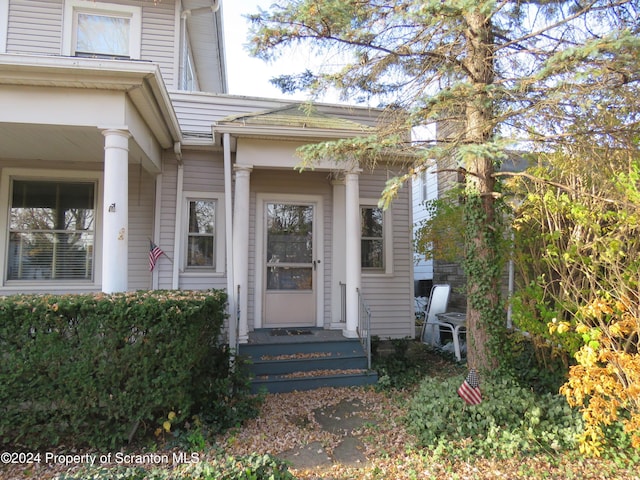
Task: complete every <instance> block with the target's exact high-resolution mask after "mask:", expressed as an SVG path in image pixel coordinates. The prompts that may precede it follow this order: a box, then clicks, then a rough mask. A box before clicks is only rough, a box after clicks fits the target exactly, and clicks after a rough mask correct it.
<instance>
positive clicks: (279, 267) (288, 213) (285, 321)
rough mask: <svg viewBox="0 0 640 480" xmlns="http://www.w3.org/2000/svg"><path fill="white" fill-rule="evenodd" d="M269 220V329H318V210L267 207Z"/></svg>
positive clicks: (284, 205) (302, 206)
mask: <svg viewBox="0 0 640 480" xmlns="http://www.w3.org/2000/svg"><path fill="white" fill-rule="evenodd" d="M265 219H266V221H265V229H266V232H265V252H266V258H265V261H266V268H265V272H266V279H265V326H266V327H286V326H314V325H315V323H316V298H315V263H314V251H313V248H314V206H313V205H310V204H297V203H296V204H294V203H266V204H265Z"/></svg>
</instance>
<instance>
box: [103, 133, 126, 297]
mask: <svg viewBox="0 0 640 480" xmlns="http://www.w3.org/2000/svg"><path fill="white" fill-rule="evenodd" d="M102 134H103V135H104V200H103V210H102V218H103V229H102V291H103V292H105V293H113V292H125V291H126V290H127V277H128V273H129V271H128V262H129V137H130V136H131V135H130V134H129V132H127V131H125V130H116V129H109V130H104V131H103V132H102Z"/></svg>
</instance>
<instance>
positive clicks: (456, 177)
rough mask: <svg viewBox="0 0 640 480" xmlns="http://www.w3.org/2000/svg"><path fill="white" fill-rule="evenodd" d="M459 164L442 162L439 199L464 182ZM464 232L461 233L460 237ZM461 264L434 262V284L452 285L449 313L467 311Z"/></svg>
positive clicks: (436, 260)
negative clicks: (459, 170) (459, 171)
mask: <svg viewBox="0 0 640 480" xmlns="http://www.w3.org/2000/svg"><path fill="white" fill-rule="evenodd" d="M457 170H458V164H457V161H456V160H455V158H449V159H445V160H441V162H440V165H439V171H440V172H439V173H438V197H439V198H442V197H443V196H445V194H446V192H447V191H448V190H450V189H451V188H453V187H454V186H456V185H457V184H458V183H459V182H461V181H464V179H463V178H461V176H460V174H459V173H458V171H457ZM462 235H464V232H462V231H461V232H460V236H462ZM461 262H462V259H460V262H445V261H443V260H438V259H435V260H434V265H433V283H448V284H450V285H451V295H450V296H449V308H448V310H449V311H452V312H464V311H466V310H467V297H466V286H467V279H466V276H465V274H464V271H463V269H462V263H461Z"/></svg>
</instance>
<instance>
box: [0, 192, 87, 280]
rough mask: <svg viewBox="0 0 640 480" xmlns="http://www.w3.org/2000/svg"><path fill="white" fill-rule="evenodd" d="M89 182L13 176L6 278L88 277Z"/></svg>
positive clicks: (67, 278)
mask: <svg viewBox="0 0 640 480" xmlns="http://www.w3.org/2000/svg"><path fill="white" fill-rule="evenodd" d="M95 191H96V184H95V183H94V182H61V181H60V182H56V181H39V180H38V181H33V180H13V181H12V184H11V196H10V198H11V207H10V215H9V217H10V218H9V249H8V256H7V260H8V266H7V280H30V281H33V280H43V281H47V280H88V281H90V280H93V264H94V238H95V211H96V210H95Z"/></svg>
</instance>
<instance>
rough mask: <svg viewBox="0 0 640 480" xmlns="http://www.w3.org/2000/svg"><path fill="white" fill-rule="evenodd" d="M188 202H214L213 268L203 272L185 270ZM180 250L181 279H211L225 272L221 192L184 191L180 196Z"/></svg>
mask: <svg viewBox="0 0 640 480" xmlns="http://www.w3.org/2000/svg"><path fill="white" fill-rule="evenodd" d="M190 200H215V201H216V209H215V214H214V215H215V217H214V222H215V225H214V227H215V233H214V246H213V248H214V252H213V253H214V255H215V267H214V268H211V269H206V270H203V271H197V270H189V269H188V268H187V242H186V241H185V240H186V239H187V235H188V231H189V201H190ZM181 205H182V207H181V208H182V231H181V235H182V238H183V241H182V250H181V252H182V253H181V255H180V257H179V261H180V271H181V272H182V276H183V277H211V276H212V275H216V276H221V275H223V274H224V271H225V230H226V228H225V221H224V212H225V206H224V193H222V192H194V191H184V192H183V195H182V204H181Z"/></svg>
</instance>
